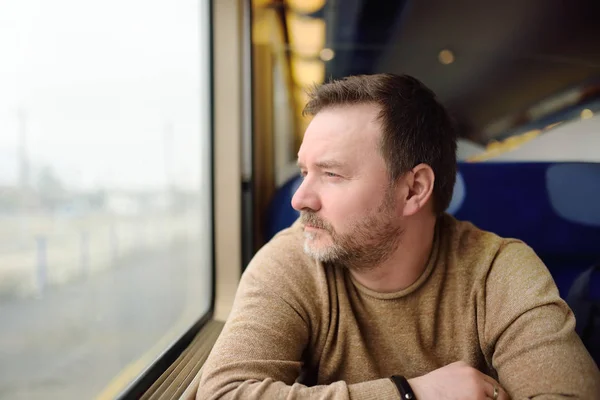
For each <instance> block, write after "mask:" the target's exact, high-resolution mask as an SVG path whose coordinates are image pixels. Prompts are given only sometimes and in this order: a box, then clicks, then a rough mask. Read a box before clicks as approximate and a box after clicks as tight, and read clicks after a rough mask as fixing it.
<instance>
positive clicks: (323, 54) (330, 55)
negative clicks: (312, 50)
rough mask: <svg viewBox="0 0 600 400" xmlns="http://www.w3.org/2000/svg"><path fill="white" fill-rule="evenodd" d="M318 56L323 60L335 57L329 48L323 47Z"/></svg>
mask: <svg viewBox="0 0 600 400" xmlns="http://www.w3.org/2000/svg"><path fill="white" fill-rule="evenodd" d="M319 57H321V60H323V61H331V60H333V57H335V52H334V51H333V50H331V49H323V50H321V51H320V52H319Z"/></svg>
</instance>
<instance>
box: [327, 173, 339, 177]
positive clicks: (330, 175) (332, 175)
mask: <svg viewBox="0 0 600 400" xmlns="http://www.w3.org/2000/svg"><path fill="white" fill-rule="evenodd" d="M325 175H327V176H328V177H331V178H339V177H340V176H339V175H338V174H334V173H333V172H325Z"/></svg>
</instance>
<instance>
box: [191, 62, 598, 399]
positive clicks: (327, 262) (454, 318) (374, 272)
mask: <svg viewBox="0 0 600 400" xmlns="http://www.w3.org/2000/svg"><path fill="white" fill-rule="evenodd" d="M305 111H306V112H307V113H308V114H311V115H314V118H313V120H312V121H311V123H310V125H309V127H308V129H307V131H306V133H305V136H304V140H303V142H302V146H301V148H300V151H299V153H298V165H299V167H300V170H301V172H302V176H303V177H304V180H303V182H302V184H301V186H300V187H299V188H298V190H297V192H296V193H295V195H294V198H293V200H292V205H293V207H294V208H295V209H296V210H299V211H300V212H301V218H300V220H299V221H297V222H296V223H295V224H294V225H293V226H292V227H291V228H289V229H287V230H285V231H283V232H281V233H280V234H279V235H277V236H276V237H275V238H274V239H273V240H272V241H271V242H270V243H268V244H267V245H265V246H264V247H263V248H262V249H261V250H260V251H259V252H258V253H257V255H256V256H255V257H254V259H253V260H252V262H251V263H250V265H249V266H248V268H247V270H246V272H245V273H244V275H243V277H242V280H241V283H240V286H239V289H238V293H237V296H236V300H235V304H234V306H233V309H232V312H231V315H230V317H229V319H228V321H227V323H226V325H225V327H224V330H223V332H222V334H221V336H220V338H219V339H218V341H217V343H216V344H215V347H214V349H213V351H212V353H211V355H210V356H209V358H208V360H207V361H206V364H205V366H204V370H203V374H202V378H201V381H200V387H199V391H198V398H199V399H207V398H210V399H216V398H226V399H229V398H244V399H259V398H282V399H283V398H285V399H308V398H311V399H313V398H316V399H332V398H336V399H337V398H340V399H400V398H404V399H408V400H410V399H411V398H416V399H418V400H429V399H432V400H433V399H435V400H438V399H486V398H489V399H502V400H505V399H509V398H513V399H525V398H534V399H557V398H581V399H600V373H599V371H598V368H597V367H596V365H595V364H594V362H593V360H592V359H591V357H590V356H589V354H588V353H587V352H586V350H585V348H584V347H583V345H582V343H581V341H580V339H579V338H578V336H577V335H576V333H575V332H574V327H575V320H574V318H573V314H572V312H571V311H570V310H569V308H568V307H567V305H566V304H565V302H564V301H563V300H561V298H560V297H559V294H558V290H557V288H556V286H555V284H554V282H553V280H552V277H551V275H550V274H549V272H548V270H547V269H546V267H545V266H544V265H543V263H542V262H541V261H540V260H539V258H538V257H537V256H536V255H535V254H534V252H533V251H532V250H531V249H530V248H529V247H527V246H526V245H525V244H524V243H522V242H519V241H518V240H512V239H503V238H500V237H498V236H496V235H494V234H492V233H489V232H484V231H481V230H479V229H477V228H476V227H474V226H473V225H471V224H469V223H466V222H459V221H457V220H455V219H454V218H452V217H451V216H449V215H447V214H444V212H443V211H444V210H445V209H446V207H447V206H448V204H449V202H450V198H451V196H452V190H453V186H454V180H455V176H456V155H455V153H456V134H455V132H454V129H453V127H452V124H451V121H450V118H449V117H448V114H447V112H446V111H445V109H444V108H443V107H442V106H441V105H440V104H439V103H438V102H437V100H436V98H435V96H434V94H433V93H432V92H431V91H430V90H429V89H427V88H426V87H425V86H424V85H423V84H421V83H420V82H419V81H417V80H416V79H414V78H412V77H409V76H395V75H389V74H382V75H373V76H354V77H350V78H346V79H344V80H341V81H334V82H331V83H328V84H325V85H323V86H321V87H319V88H316V89H315V90H314V92H313V93H312V95H311V99H310V101H309V103H308V104H307V106H306V110H305Z"/></svg>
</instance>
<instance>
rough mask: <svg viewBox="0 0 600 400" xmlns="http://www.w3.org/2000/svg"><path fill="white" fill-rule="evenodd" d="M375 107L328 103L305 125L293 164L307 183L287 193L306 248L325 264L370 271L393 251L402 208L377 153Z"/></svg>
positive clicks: (377, 125)
mask: <svg viewBox="0 0 600 400" xmlns="http://www.w3.org/2000/svg"><path fill="white" fill-rule="evenodd" d="M378 113H379V108H378V107H377V106H375V105H371V104H362V105H352V106H343V107H335V108H331V109H325V110H323V111H321V112H319V113H318V114H317V115H316V116H315V117H314V118H313V120H312V122H311V123H310V125H309V127H308V129H307V130H306V133H305V135H304V140H303V142H302V146H301V147H300V151H299V152H298V165H299V166H300V170H301V172H302V175H303V176H304V181H303V182H302V185H300V187H299V188H298V190H297V191H296V193H295V194H294V197H293V199H292V206H293V207H294V208H295V209H296V210H298V211H300V212H301V221H302V223H303V225H304V235H305V243H304V249H305V251H306V252H307V253H308V254H309V255H311V256H312V257H314V258H315V259H317V260H320V261H323V262H339V263H343V264H344V265H346V266H347V267H349V268H356V269H369V268H374V267H376V266H377V264H379V263H381V262H382V261H384V260H385V259H386V258H387V257H389V256H390V254H391V253H392V252H393V251H394V250H395V249H396V247H397V245H398V242H399V240H400V237H401V233H402V226H401V217H400V216H401V207H402V205H401V204H400V202H398V201H397V195H396V191H395V187H394V186H393V185H392V184H391V182H390V181H389V178H388V174H387V169H386V164H385V161H384V159H383V157H382V156H381V153H380V151H379V139H380V135H381V123H380V122H379V120H378V118H377V116H378Z"/></svg>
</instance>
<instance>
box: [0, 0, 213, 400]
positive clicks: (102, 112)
mask: <svg viewBox="0 0 600 400" xmlns="http://www.w3.org/2000/svg"><path fill="white" fill-rule="evenodd" d="M209 40H210V34H209V4H208V2H203V1H191V0H190V1H179V2H171V1H168V0H159V1H152V2H147V1H142V0H118V1H117V0H107V1H103V2H81V1H77V0H56V1H52V2H46V1H39V0H13V1H3V2H2V3H0V54H1V56H2V63H0V87H1V88H2V90H0V320H1V321H2V323H1V324H0V397H1V398H10V399H25V398H27V399H38V398H39V399H42V398H43V399H47V398H61V399H81V398H93V397H98V398H112V397H114V396H115V395H117V394H118V393H119V392H120V391H121V390H122V389H124V388H125V386H126V385H127V384H129V383H130V382H131V381H132V380H133V379H134V378H136V376H138V375H139V374H140V373H141V372H142V371H143V370H144V369H146V368H148V366H150V365H151V364H152V363H153V362H154V361H155V360H156V359H157V357H158V356H159V355H160V354H162V353H163V352H164V351H165V350H166V349H167V348H168V347H169V346H170V345H171V344H172V343H174V342H175V341H176V340H177V339H178V338H179V337H180V336H181V335H182V334H183V333H184V332H185V331H187V330H188V329H189V328H190V327H191V326H192V325H193V324H194V322H196V321H197V320H199V319H200V318H201V317H202V316H203V315H204V314H206V313H207V312H208V311H209V308H210V303H211V298H212V291H213V287H212V215H211V209H212V208H211V207H212V206H211V198H212V194H211V186H212V184H211V167H212V166H211V161H210V160H211V153H210V140H211V139H210V137H211V134H210V132H211V128H210V127H211V124H210V98H209V96H210V73H209V68H210V43H209Z"/></svg>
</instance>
